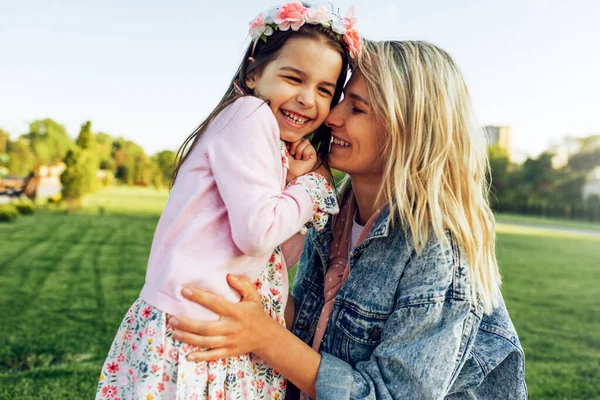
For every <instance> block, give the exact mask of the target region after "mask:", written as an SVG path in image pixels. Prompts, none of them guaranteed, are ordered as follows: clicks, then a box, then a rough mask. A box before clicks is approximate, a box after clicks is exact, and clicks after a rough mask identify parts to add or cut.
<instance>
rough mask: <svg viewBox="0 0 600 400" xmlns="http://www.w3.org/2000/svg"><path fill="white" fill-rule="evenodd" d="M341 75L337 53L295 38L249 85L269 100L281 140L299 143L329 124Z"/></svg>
mask: <svg viewBox="0 0 600 400" xmlns="http://www.w3.org/2000/svg"><path fill="white" fill-rule="evenodd" d="M341 72H342V56H340V54H339V53H338V52H337V51H335V50H334V49H332V48H331V47H329V46H327V45H326V44H324V43H322V42H321V41H318V40H315V39H309V38H291V39H289V40H288V41H287V42H286V43H285V45H284V46H283V47H282V48H281V49H280V51H279V54H278V55H277V58H275V59H274V60H273V61H271V62H270V63H268V64H267V65H266V66H265V68H264V69H263V70H262V71H261V72H260V73H259V74H257V75H256V76H254V77H253V78H250V79H248V80H247V82H246V83H247V84H248V86H249V87H252V86H254V91H255V94H256V95H257V96H259V97H261V98H262V99H265V100H268V101H269V105H270V107H271V110H272V111H273V114H275V118H276V119H277V123H278V125H279V130H280V134H281V139H282V140H285V141H287V142H295V141H297V140H299V139H301V138H302V137H304V136H306V135H308V134H309V133H311V132H313V131H314V130H316V129H317V128H318V127H319V126H320V125H321V124H322V123H323V121H325V118H326V117H327V115H328V114H329V109H330V106H331V99H332V97H333V94H334V92H335V86H336V82H337V80H338V77H339V75H340V73H341Z"/></svg>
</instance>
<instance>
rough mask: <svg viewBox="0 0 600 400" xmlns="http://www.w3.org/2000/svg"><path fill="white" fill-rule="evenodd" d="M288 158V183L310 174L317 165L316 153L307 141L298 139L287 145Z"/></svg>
mask: <svg viewBox="0 0 600 400" xmlns="http://www.w3.org/2000/svg"><path fill="white" fill-rule="evenodd" d="M287 146H288V153H290V156H291V157H288V162H289V165H290V167H289V169H288V174H287V178H286V182H287V183H290V182H291V181H292V180H294V179H295V178H297V177H299V176H301V175H304V174H307V173H309V172H311V171H312V170H313V169H314V168H315V166H316V165H317V151H316V150H315V148H314V147H313V145H312V144H311V143H310V141H309V140H308V139H300V140H299V141H297V142H293V143H289V144H288V145H287Z"/></svg>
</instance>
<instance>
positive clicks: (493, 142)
mask: <svg viewBox="0 0 600 400" xmlns="http://www.w3.org/2000/svg"><path fill="white" fill-rule="evenodd" d="M484 129H485V134H486V139H487V144H488V146H498V147H500V148H501V149H504V150H506V154H508V157H509V158H511V150H512V149H511V141H512V140H511V130H510V127H509V126H492V125H489V126H485V127H484Z"/></svg>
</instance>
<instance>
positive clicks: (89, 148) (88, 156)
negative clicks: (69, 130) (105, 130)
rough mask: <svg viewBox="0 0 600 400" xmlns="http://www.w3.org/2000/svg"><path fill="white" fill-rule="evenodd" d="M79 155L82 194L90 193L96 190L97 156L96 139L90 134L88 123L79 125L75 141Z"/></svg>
mask: <svg viewBox="0 0 600 400" xmlns="http://www.w3.org/2000/svg"><path fill="white" fill-rule="evenodd" d="M75 143H76V144H77V146H78V147H79V149H80V150H81V154H80V155H79V160H78V168H79V169H80V172H81V174H82V175H83V189H82V190H83V194H87V193H92V192H94V191H96V190H97V189H98V186H99V183H98V166H99V161H98V155H97V154H96V139H95V138H94V134H93V133H92V123H91V122H90V121H87V122H85V123H84V124H82V125H81V130H80V131H79V136H77V140H76V141H75Z"/></svg>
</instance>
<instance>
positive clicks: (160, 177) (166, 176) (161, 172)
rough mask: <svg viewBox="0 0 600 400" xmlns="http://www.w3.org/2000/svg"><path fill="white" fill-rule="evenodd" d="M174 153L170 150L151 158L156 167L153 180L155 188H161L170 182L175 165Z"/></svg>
mask: <svg viewBox="0 0 600 400" xmlns="http://www.w3.org/2000/svg"><path fill="white" fill-rule="evenodd" d="M176 155H177V154H176V153H175V152H174V151H172V150H163V151H161V152H158V153H156V154H155V155H153V156H152V161H153V162H154V164H155V165H156V169H157V171H156V174H155V176H154V178H153V182H155V185H156V186H163V185H166V184H168V183H169V182H170V181H171V174H172V172H173V166H174V164H175V157H176Z"/></svg>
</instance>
